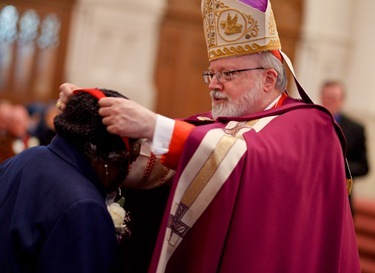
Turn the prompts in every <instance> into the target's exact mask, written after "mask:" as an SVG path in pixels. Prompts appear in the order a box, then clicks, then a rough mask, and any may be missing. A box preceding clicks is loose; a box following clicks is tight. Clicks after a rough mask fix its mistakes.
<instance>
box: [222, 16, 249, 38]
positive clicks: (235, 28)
mask: <svg viewBox="0 0 375 273" xmlns="http://www.w3.org/2000/svg"><path fill="white" fill-rule="evenodd" d="M237 20H238V14H236V15H234V17H233V18H232V15H231V14H230V13H228V15H227V20H226V21H221V22H220V26H221V28H222V29H224V33H225V34H226V35H233V34H237V33H241V32H242V28H243V25H242V24H240V23H237Z"/></svg>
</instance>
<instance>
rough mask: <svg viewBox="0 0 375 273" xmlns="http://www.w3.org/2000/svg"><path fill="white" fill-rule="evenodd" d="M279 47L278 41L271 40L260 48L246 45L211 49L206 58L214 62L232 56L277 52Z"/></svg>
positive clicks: (254, 44) (254, 45)
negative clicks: (269, 51)
mask: <svg viewBox="0 0 375 273" xmlns="http://www.w3.org/2000/svg"><path fill="white" fill-rule="evenodd" d="M280 47H281V45H280V40H278V39H277V40H271V41H270V42H269V43H268V44H267V45H264V46H261V45H259V44H256V43H253V44H251V45H250V44H247V45H245V46H230V47H222V48H218V49H211V50H209V51H208V54H209V55H208V58H209V59H210V60H215V59H219V58H223V57H229V56H233V55H237V56H240V55H245V54H250V53H255V52H260V51H266V50H278V49H279V48H280Z"/></svg>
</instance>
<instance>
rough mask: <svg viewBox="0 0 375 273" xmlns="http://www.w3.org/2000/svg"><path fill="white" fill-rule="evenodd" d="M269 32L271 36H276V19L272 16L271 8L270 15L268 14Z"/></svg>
mask: <svg viewBox="0 0 375 273" xmlns="http://www.w3.org/2000/svg"><path fill="white" fill-rule="evenodd" d="M269 32H270V35H272V36H277V35H278V33H277V26H276V21H275V17H274V16H273V11H272V10H271V12H270V16H269ZM279 43H280V42H279Z"/></svg>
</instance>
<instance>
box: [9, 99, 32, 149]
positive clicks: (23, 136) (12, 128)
mask: <svg viewBox="0 0 375 273" xmlns="http://www.w3.org/2000/svg"><path fill="white" fill-rule="evenodd" d="M30 125H31V119H30V115H29V112H28V111H27V108H26V106H24V105H22V104H14V105H13V106H12V110H11V115H10V117H9V120H8V125H7V128H6V130H7V139H8V140H7V144H8V145H10V147H9V146H8V147H6V149H7V150H10V151H11V152H12V155H16V154H19V153H20V152H22V151H24V150H26V149H28V148H31V147H34V146H37V145H39V140H38V139H37V138H36V137H34V136H32V135H31V134H30Z"/></svg>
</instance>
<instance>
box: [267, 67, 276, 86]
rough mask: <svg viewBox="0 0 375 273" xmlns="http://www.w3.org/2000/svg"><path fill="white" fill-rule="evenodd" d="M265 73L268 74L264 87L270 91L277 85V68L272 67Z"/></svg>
mask: <svg viewBox="0 0 375 273" xmlns="http://www.w3.org/2000/svg"><path fill="white" fill-rule="evenodd" d="M265 74H266V80H265V84H264V88H265V89H266V90H267V91H270V90H272V89H273V88H275V86H276V82H277V72H276V70H275V69H272V68H270V69H267V70H266V71H265Z"/></svg>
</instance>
